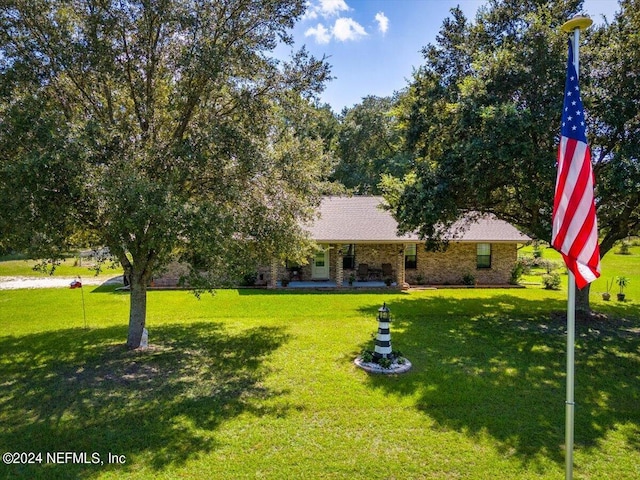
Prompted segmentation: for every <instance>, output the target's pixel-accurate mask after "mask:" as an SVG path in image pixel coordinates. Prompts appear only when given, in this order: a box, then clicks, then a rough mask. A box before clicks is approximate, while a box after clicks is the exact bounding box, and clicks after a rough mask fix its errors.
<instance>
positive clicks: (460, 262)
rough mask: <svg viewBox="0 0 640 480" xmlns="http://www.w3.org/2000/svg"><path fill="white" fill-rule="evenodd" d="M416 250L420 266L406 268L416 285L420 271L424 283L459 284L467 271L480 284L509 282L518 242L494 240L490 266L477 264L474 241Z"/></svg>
mask: <svg viewBox="0 0 640 480" xmlns="http://www.w3.org/2000/svg"><path fill="white" fill-rule="evenodd" d="M417 254H418V260H417V268H416V269H407V270H406V272H405V278H406V281H407V282H408V283H409V284H413V285H415V284H417V283H419V282H418V276H419V275H422V277H423V278H422V283H425V284H434V285H438V284H440V285H442V284H460V283H462V277H463V276H464V275H465V274H467V273H469V274H471V275H473V276H474V277H475V278H476V280H477V282H478V283H479V284H489V285H501V284H507V283H509V277H510V276H511V269H512V268H513V265H514V264H515V262H516V260H517V256H518V254H517V248H516V244H515V243H493V244H491V268H477V265H476V244H475V243H451V244H450V245H449V248H448V249H447V250H446V251H445V252H427V251H425V249H424V246H423V245H418V248H417Z"/></svg>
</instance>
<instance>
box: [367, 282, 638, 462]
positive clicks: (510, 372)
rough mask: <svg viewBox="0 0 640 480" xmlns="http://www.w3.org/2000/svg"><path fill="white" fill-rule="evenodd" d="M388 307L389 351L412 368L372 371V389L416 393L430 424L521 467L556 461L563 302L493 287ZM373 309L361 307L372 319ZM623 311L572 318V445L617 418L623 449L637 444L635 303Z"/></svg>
mask: <svg viewBox="0 0 640 480" xmlns="http://www.w3.org/2000/svg"><path fill="white" fill-rule="evenodd" d="M389 307H390V309H391V315H392V319H393V321H392V324H391V335H392V345H393V348H394V349H395V350H400V351H401V352H402V353H403V354H404V355H405V356H406V357H407V358H408V359H409V360H410V361H411V362H412V363H413V369H412V371H411V372H409V373H407V374H405V375H401V376H396V377H385V376H376V375H372V376H370V377H369V382H370V384H371V386H372V388H376V389H383V390H385V391H387V392H388V393H391V394H396V395H411V396H415V395H416V394H417V395H418V398H419V400H418V402H417V407H418V409H419V410H421V411H423V412H424V413H425V414H427V415H428V416H429V417H430V418H432V419H433V420H434V422H435V423H434V428H436V429H448V430H449V429H450V430H455V431H459V432H462V433H464V434H466V435H469V436H472V437H473V436H477V437H483V436H490V437H492V438H494V439H495V440H496V441H497V442H498V445H499V446H500V447H499V448H500V449H501V450H502V453H503V454H504V455H517V456H518V457H520V458H521V459H522V461H523V462H525V463H527V464H535V462H536V457H538V456H540V455H542V456H543V457H546V458H550V459H552V460H553V461H556V462H558V463H563V462H564V449H563V445H564V430H565V428H564V422H565V417H564V415H565V388H566V382H565V377H566V373H565V372H566V335H565V333H566V314H564V315H563V312H566V302H561V301H557V300H547V301H533V300H526V299H522V298H519V297H517V296H510V295H501V294H497V295H495V296H493V297H491V298H464V299H452V298H447V297H446V296H438V297H431V298H426V299H425V298H422V299H400V300H397V301H393V302H392V303H391V304H390V305H389ZM378 308H379V306H377V305H376V306H373V305H372V306H370V307H367V308H366V309H364V310H363V312H364V313H365V314H366V315H368V316H372V317H374V318H375V315H376V312H377V309H378ZM617 313H621V312H620V311H619V312H617ZM626 314H627V315H626V316H616V317H613V316H612V317H611V318H606V317H601V318H600V319H599V320H590V321H583V322H578V323H577V325H576V329H577V333H576V370H575V371H576V380H575V385H576V390H575V398H576V405H577V406H576V416H575V439H576V447H577V448H579V447H595V446H597V445H598V444H599V442H600V440H602V439H603V438H604V437H606V436H607V434H608V432H610V431H612V430H616V429H618V428H619V427H620V426H621V425H626V426H627V427H625V430H624V431H625V432H627V437H626V440H625V441H626V444H627V446H628V447H629V448H631V449H635V450H638V451H640V442H638V438H639V437H640V410H639V409H638V405H640V376H639V375H638V371H639V370H640V319H639V316H638V310H637V308H635V309H634V308H630V309H629V310H627V311H626ZM362 347H363V348H364V347H365V345H362ZM367 347H369V348H371V346H370V344H368V345H367Z"/></svg>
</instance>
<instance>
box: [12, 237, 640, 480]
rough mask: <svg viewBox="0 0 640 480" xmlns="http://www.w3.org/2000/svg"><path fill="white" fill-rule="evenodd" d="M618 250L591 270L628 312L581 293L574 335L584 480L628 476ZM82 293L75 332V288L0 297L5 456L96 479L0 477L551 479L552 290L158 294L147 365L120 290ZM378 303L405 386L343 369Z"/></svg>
mask: <svg viewBox="0 0 640 480" xmlns="http://www.w3.org/2000/svg"><path fill="white" fill-rule="evenodd" d="M632 252H633V255H632V256H628V257H625V258H624V259H619V258H618V257H619V256H617V255H616V256H613V254H610V255H608V256H607V257H605V262H604V265H603V270H605V271H610V272H612V274H613V272H615V271H618V270H619V271H621V272H624V273H626V274H627V276H629V277H631V278H632V282H631V283H630V286H629V289H628V291H627V293H628V298H629V301H627V302H616V301H611V302H603V301H602V300H601V299H600V297H599V295H598V294H597V291H598V289H597V288H594V289H593V290H592V292H593V293H592V303H593V306H594V308H596V310H598V311H600V312H602V314H603V316H605V318H603V319H601V320H598V321H594V320H592V321H589V322H586V323H580V324H579V325H578V334H577V341H576V362H577V363H576V399H577V407H576V428H575V436H576V448H575V475H576V478H580V479H615V480H618V479H636V478H638V477H639V476H640V441H639V440H638V439H640V409H639V408H638V405H640V374H639V373H638V372H640V307H639V305H640V301H639V299H640V290H636V289H635V288H637V287H638V284H640V278H638V273H636V272H640V249H638V248H634V249H632ZM545 254H546V252H545ZM616 269H618V270H616ZM84 297H85V303H86V311H87V322H88V324H89V328H88V329H84V328H82V327H83V324H84V320H83V316H82V306H81V297H80V292H79V291H78V290H70V289H50V290H36V291H34V290H17V291H0V453H3V452H6V451H18V452H20V451H34V452H54V451H70V452H88V454H89V458H91V457H90V455H91V453H92V452H96V453H98V454H99V455H100V459H101V460H102V461H104V465H100V464H97V465H91V464H72V463H66V464H51V463H49V464H46V465H20V466H18V465H13V466H7V465H3V464H0V479H4V478H43V479H45V478H46V479H50V478H53V479H55V478H64V479H68V478H71V479H73V478H76V479H115V478H131V479H146V478H154V479H156V478H160V479H174V478H184V479H190V478H193V479H196V478H198V479H199V478H215V479H227V478H234V479H235V478H240V479H242V478H246V479H250V478H251V479H253V478H278V479H280V478H309V479H316V478H327V479H360V478H362V479H364V478H384V479H393V478H397V479H423V478H428V479H451V478H453V479H455V478H464V479H487V478H509V479H540V478H541V479H556V478H562V475H563V472H564V452H563V443H564V396H565V392H564V369H565V363H564V362H565V358H564V355H565V344H564V342H565V337H564V319H563V318H562V315H561V313H559V312H562V311H563V310H564V309H565V306H566V293H565V291H546V290H544V289H542V288H541V287H536V286H532V287H529V288H526V289H522V290H484V289H461V290H455V289H447V290H432V291H422V292H412V293H395V292H381V293H337V294H336V293H334V294H313V293H303V292H282V291H279V292H269V291H261V290H224V291H219V292H217V294H216V295H215V296H208V295H207V296H203V297H202V298H201V300H197V299H195V298H194V297H193V296H191V295H190V294H189V293H188V292H180V291H166V292H160V291H155V292H150V294H149V313H148V328H149V331H150V342H151V344H152V348H150V349H149V350H147V351H144V352H137V351H134V352H131V351H127V350H126V349H125V348H124V347H123V343H124V340H125V338H126V316H127V308H128V296H127V294H124V293H118V292H114V291H113V290H112V289H111V288H106V287H98V288H95V289H91V288H85V295H84ZM382 302H387V304H388V305H389V307H390V309H391V314H392V318H393V323H392V341H393V346H394V348H396V349H399V350H401V351H402V352H403V354H404V355H405V356H406V357H407V358H409V359H410V360H411V362H412V363H413V369H412V371H410V372H409V373H407V374H404V375H401V376H390V377H389V376H375V375H369V374H367V373H365V372H364V371H362V370H359V369H357V368H356V367H355V366H354V365H353V363H352V362H353V359H354V358H355V356H356V355H357V354H358V353H359V351H360V350H361V349H362V348H364V347H365V346H370V342H371V337H372V334H373V333H375V331H376V328H377V322H376V321H375V315H376V311H377V309H378V308H379V307H380V306H381V304H382ZM108 453H111V454H117V455H125V456H126V463H125V464H108V462H107V460H108Z"/></svg>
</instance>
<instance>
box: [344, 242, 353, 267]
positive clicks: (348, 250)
mask: <svg viewBox="0 0 640 480" xmlns="http://www.w3.org/2000/svg"><path fill="white" fill-rule="evenodd" d="M342 268H343V269H353V268H356V246H355V245H354V244H353V243H352V244H350V245H343V246H342Z"/></svg>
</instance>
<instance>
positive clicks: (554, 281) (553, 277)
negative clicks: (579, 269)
mask: <svg viewBox="0 0 640 480" xmlns="http://www.w3.org/2000/svg"><path fill="white" fill-rule="evenodd" d="M542 283H543V285H544V288H545V289H547V290H558V288H560V274H559V273H558V272H551V273H546V274H544V275H543V276H542Z"/></svg>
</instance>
